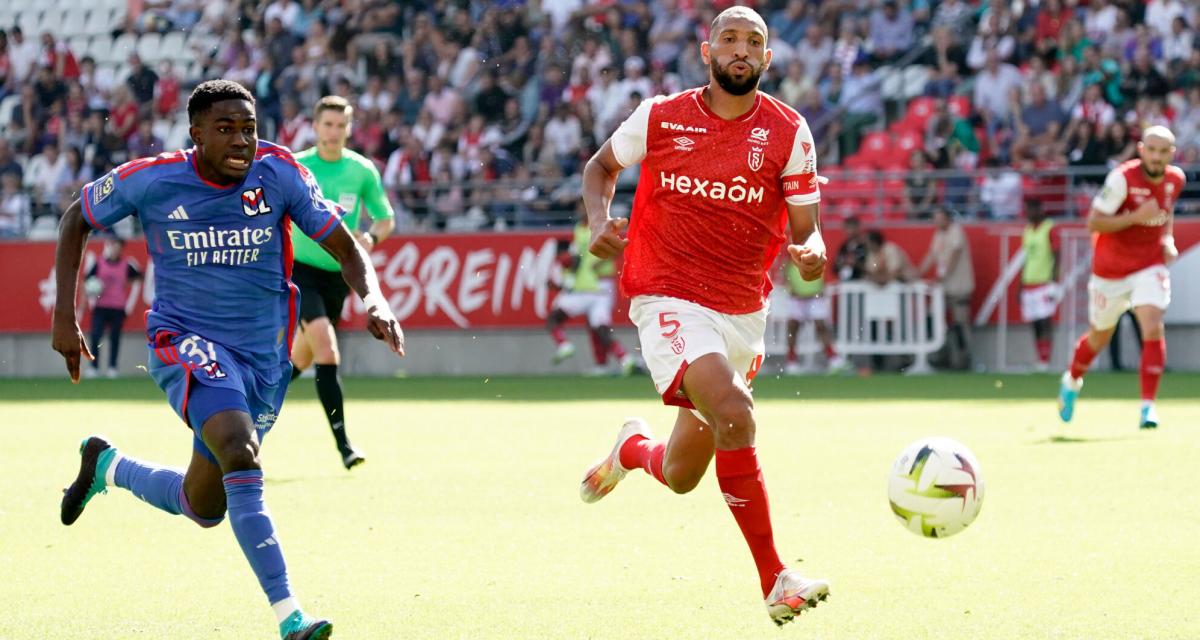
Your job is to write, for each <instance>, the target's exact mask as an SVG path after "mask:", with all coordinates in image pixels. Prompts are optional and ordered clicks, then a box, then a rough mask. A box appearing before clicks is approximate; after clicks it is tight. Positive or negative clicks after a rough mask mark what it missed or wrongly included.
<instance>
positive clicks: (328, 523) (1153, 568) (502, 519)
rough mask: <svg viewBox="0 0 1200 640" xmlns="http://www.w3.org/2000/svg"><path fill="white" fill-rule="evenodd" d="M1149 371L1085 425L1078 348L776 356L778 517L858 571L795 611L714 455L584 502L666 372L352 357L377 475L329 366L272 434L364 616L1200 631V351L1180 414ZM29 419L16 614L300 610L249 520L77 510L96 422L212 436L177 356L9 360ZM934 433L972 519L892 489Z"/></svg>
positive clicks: (704, 629)
mask: <svg viewBox="0 0 1200 640" xmlns="http://www.w3.org/2000/svg"><path fill="white" fill-rule="evenodd" d="M1137 385H1138V382H1137V378H1136V376H1134V375H1129V374H1127V375H1094V376H1091V377H1090V378H1089V380H1088V384H1087V386H1086V387H1085V388H1084V392H1083V395H1082V397H1081V400H1080V404H1079V406H1078V409H1077V411H1076V416H1075V422H1074V423H1072V424H1071V425H1070V426H1069V427H1067V428H1064V427H1063V426H1062V425H1060V424H1058V419H1057V417H1056V415H1055V410H1054V393H1055V390H1056V386H1057V382H1056V380H1055V379H1054V378H1053V377H1051V376H1027V377H1022V376H1007V377H997V376H987V375H964V376H937V377H927V378H904V377H891V376H876V377H873V378H863V379H859V378H836V379H831V378H790V379H779V378H768V379H764V380H760V381H759V382H758V384H757V389H756V395H757V397H758V417H759V425H760V426H759V433H758V447H759V456H760V459H761V462H762V465H763V468H764V472H765V474H766V479H767V485H768V491H769V494H770V497H771V502H772V505H771V506H772V511H773V514H774V523H775V533H776V540H777V544H778V546H779V548H780V551H781V553H782V554H783V555H784V557H785V559H786V560H788V561H790V562H792V563H793V564H794V566H797V567H799V568H800V569H801V570H803V571H804V572H805V573H807V574H809V575H812V576H818V577H824V578H827V579H829V580H830V581H831V582H832V584H833V596H832V598H831V599H830V600H829V602H827V603H825V604H823V605H822V606H820V607H818V608H817V609H816V610H815V611H811V612H808V613H805V614H804V615H803V616H801V617H800V618H799V619H798V620H797V622H796V623H794V624H792V625H789V626H788V627H785V628H784V629H783V630H777V629H775V627H774V626H773V625H772V624H771V623H770V621H769V619H768V617H767V615H766V611H765V608H764V607H763V603H762V601H761V599H760V598H759V594H758V587H757V579H756V577H755V574H754V568H753V564H752V562H751V560H750V555H749V553H748V551H747V550H746V548H745V545H744V543H743V542H742V539H741V535H740V533H739V532H738V530H737V526H736V525H735V523H734V521H733V519H732V518H731V517H730V515H729V513H728V512H727V509H726V507H725V505H724V503H723V501H722V499H721V497H720V492H719V491H718V490H717V487H716V481H715V479H714V478H713V477H712V474H711V472H710V474H709V477H707V478H706V479H705V481H704V482H703V483H702V484H701V485H700V487H698V488H697V489H696V491H694V492H693V493H691V494H689V495H686V496H676V495H673V494H671V493H669V492H668V491H666V490H665V489H664V488H663V487H661V486H658V485H657V483H655V482H653V481H652V480H650V479H649V478H647V477H645V476H644V474H641V473H640V472H638V473H635V474H633V475H631V476H630V477H629V479H628V480H627V481H626V482H625V483H623V484H622V485H621V486H620V487H619V488H618V489H617V490H616V491H615V492H614V493H613V494H612V495H611V496H609V497H608V498H606V499H605V500H604V501H602V502H600V503H598V504H595V505H585V504H583V503H582V502H581V501H580V500H579V498H578V494H577V488H578V482H579V479H580V475H581V473H582V472H583V470H584V468H585V467H586V466H587V465H588V464H590V463H591V462H592V461H593V460H594V459H595V458H597V457H598V456H599V455H601V454H603V453H605V452H607V451H608V450H609V448H610V447H611V446H612V438H613V437H614V435H615V433H616V430H617V428H618V426H619V424H620V422H621V419H622V418H623V417H624V416H627V415H642V416H644V417H646V418H647V419H648V420H649V421H650V423H651V424H652V425H653V427H654V429H655V431H656V433H658V434H660V435H663V436H665V435H666V434H667V432H668V430H669V428H670V425H671V422H672V420H673V417H674V413H673V411H674V410H673V409H668V408H665V407H662V406H661V405H660V404H659V403H657V402H656V399H655V396H654V393H653V390H652V388H651V386H650V383H649V381H648V380H647V379H646V378H635V379H631V380H590V379H576V378H503V379H490V380H486V379H483V378H462V379H447V378H441V379H436V378H434V379H425V378H413V379H388V380H379V379H374V380H368V379H349V380H347V382H346V386H347V388H348V394H349V398H348V405H347V416H348V423H347V424H348V429H349V431H350V434H351V436H352V438H353V440H354V441H355V443H356V444H358V445H360V446H361V448H362V449H363V451H364V452H365V453H366V454H367V456H368V462H367V464H366V465H364V466H362V467H359V468H358V469H356V470H355V471H354V472H352V473H347V472H345V471H344V470H342V468H341V465H340V460H339V458H338V457H337V455H336V453H335V451H334V448H333V441H332V437H331V436H330V435H329V432H328V427H327V425H326V424H325V421H324V418H323V416H322V414H321V412H320V408H319V405H318V403H317V402H316V400H315V399H314V396H313V391H312V382H311V381H310V380H308V379H303V380H301V381H300V382H299V384H298V385H297V387H296V389H295V393H293V396H292V398H291V399H290V400H289V402H288V404H287V405H286V406H285V409H284V411H283V414H282V417H281V419H280V421H279V423H278V424H277V425H276V427H275V430H274V431H273V432H272V433H271V435H270V436H269V437H268V438H267V441H266V444H265V447H264V449H263V459H264V464H265V466H266V471H267V478H268V482H267V484H268V488H267V500H268V504H269V505H270V508H271V510H272V512H273V513H274V516H275V518H276V524H277V526H278V528H279V534H280V538H281V543H282V545H283V548H284V551H285V553H286V554H287V558H288V561H289V564H290V569H291V577H292V582H293V584H294V586H295V588H296V591H297V592H298V595H299V597H300V598H301V601H302V602H303V603H304V605H305V608H306V609H307V610H309V611H310V612H312V613H314V614H317V615H321V616H327V617H329V618H330V619H332V620H333V621H334V623H335V625H336V633H335V637H337V638H343V639H374V638H380V639H389V640H390V639H393V638H430V639H439V640H442V639H452V638H471V639H474V638H514V639H516V638H520V639H532V638H537V639H540V638H571V639H573V638H596V639H600V638H613V639H627V638H638V639H653V638H663V639H672V640H674V639H679V638H712V639H739V640H740V639H753V638H770V639H772V640H777V639H779V638H784V637H789V638H805V639H812V638H855V639H858V638H865V639H875V638H904V639H908V638H972V639H984V640H989V639H1006V640H1007V639H1014V638H1082V639H1089V640H1092V639H1099V638H1114V639H1116V638H1120V639H1125V638H1154V639H1163V638H1180V639H1185V638H1200V614H1197V613H1196V611H1197V607H1196V601H1197V598H1198V596H1200V542H1198V541H1200V508H1198V507H1197V505H1200V500H1197V498H1196V493H1197V480H1198V477H1197V473H1196V469H1197V468H1198V467H1197V460H1200V430H1198V426H1200V397H1198V396H1200V394H1197V390H1198V389H1200V375H1194V374H1192V375H1189V374H1177V373H1168V375H1167V376H1166V378H1165V379H1164V382H1163V394H1162V395H1163V400H1162V402H1161V403H1160V407H1159V412H1160V415H1161V418H1162V420H1163V425H1162V427H1161V428H1160V429H1158V431H1157V432H1151V433H1140V432H1138V430H1137V428H1136V420H1137V407H1138V402H1137ZM0 425H2V427H0V428H2V429H3V431H2V433H3V448H4V455H3V462H2V463H0V541H2V544H0V577H2V579H0V601H2V602H6V603H8V606H7V607H6V611H5V613H4V615H3V617H2V618H0V639H3V640H17V639H22V640H24V639H37V640H57V639H70V640H86V639H91V638H106V639H107V638H134V639H159V638H170V639H176V638H227V639H238V640H244V639H252V638H262V639H264V640H265V639H267V638H273V637H277V634H276V631H275V627H274V624H273V619H272V617H271V613H270V611H269V610H268V608H267V607H266V602H265V599H264V598H263V596H262V594H261V592H260V591H259V589H258V585H257V583H256V582H255V580H254V577H253V575H252V574H251V572H250V570H249V568H248V567H247V566H246V564H245V562H244V561H243V559H242V557H241V553H240V551H239V550H238V547H237V545H236V543H235V541H234V539H233V535H232V532H231V531H230V530H229V527H228V525H222V526H221V527H219V528H217V529H215V530H202V529H200V528H199V527H196V526H195V525H193V524H191V523H190V522H188V521H187V520H185V519H184V518H181V517H168V516H165V515H163V514H161V513H159V512H157V511H156V510H154V509H152V508H151V507H149V506H147V505H145V504H142V503H141V502H139V501H138V500H137V499H135V498H134V497H133V496H132V495H130V494H129V493H127V492H125V491H123V490H120V489H112V490H110V491H109V493H108V494H107V495H101V496H98V497H97V498H96V499H95V500H94V501H93V502H92V503H91V505H90V506H89V507H88V510H87V511H86V512H85V513H84V515H83V517H82V518H81V519H80V520H79V522H78V523H76V525H75V526H73V527H63V526H62V525H60V524H59V522H58V501H59V497H60V491H61V489H62V487H63V486H64V485H65V484H66V483H67V482H69V480H70V479H71V478H72V477H73V476H74V474H75V471H76V469H77V464H78V455H77V453H76V450H75V449H76V446H77V444H78V442H79V440H80V438H82V437H83V436H85V435H87V434H89V433H93V432H98V433H104V434H106V435H108V436H109V437H110V438H111V439H112V440H113V442H114V443H116V444H117V445H118V446H119V447H120V448H121V449H122V451H123V452H125V453H126V454H127V455H131V456H134V457H142V458H146V459H151V460H155V461H160V462H167V463H173V464H179V465H183V464H186V462H187V460H188V457H189V455H190V447H191V443H190V435H189V434H188V433H187V432H186V431H185V430H184V428H183V427H182V426H181V425H180V424H179V422H178V421H177V420H176V419H175V418H174V416H173V415H172V414H171V413H170V410H169V409H168V408H167V406H166V403H165V402H164V401H163V399H162V397H161V394H160V393H159V392H158V390H157V389H156V388H155V387H154V385H153V383H151V382H150V381H149V380H148V379H145V378H143V379H136V380H120V381H92V380H88V381H85V382H84V383H83V384H81V385H79V386H71V385H70V384H69V383H66V382H64V381H61V380H54V381H47V380H40V381H12V380H9V381H0ZM927 435H946V436H950V437H953V438H956V439H958V440H961V441H962V442H964V443H966V444H967V445H968V446H969V447H970V448H971V449H972V450H973V451H974V452H975V454H976V455H977V456H978V458H979V460H980V462H981V465H982V471H983V477H984V479H985V481H986V483H987V489H986V498H985V500H984V504H983V510H982V513H981V514H980V516H979V519H978V520H977V521H976V522H975V524H974V525H972V526H971V527H970V528H969V529H967V530H966V531H965V532H963V533H962V534H960V535H958V536H956V537H953V538H949V539H945V540H925V539H921V538H918V537H917V536H914V535H912V534H910V533H908V532H906V531H904V530H903V528H902V527H901V526H900V525H899V524H898V523H897V522H896V521H895V519H894V518H893V516H892V515H891V513H890V510H889V509H888V504H887V498H886V475H887V472H888V469H889V468H890V465H891V462H892V459H893V457H894V456H895V455H897V454H898V453H899V452H900V450H901V449H902V448H903V447H904V446H905V445H907V444H908V443H909V442H911V441H913V440H915V439H917V438H920V437H923V436H927Z"/></svg>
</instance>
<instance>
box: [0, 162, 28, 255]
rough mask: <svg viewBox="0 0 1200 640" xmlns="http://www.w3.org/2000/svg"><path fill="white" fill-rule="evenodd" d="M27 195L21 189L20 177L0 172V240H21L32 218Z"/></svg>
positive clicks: (11, 173)
mask: <svg viewBox="0 0 1200 640" xmlns="http://www.w3.org/2000/svg"><path fill="white" fill-rule="evenodd" d="M32 211H33V207H32V205H31V203H30V201H29V195H28V194H26V193H25V190H24V189H22V188H21V177H20V175H19V174H17V173H14V172H11V171H3V172H0V238H8V239H12V238H23V237H25V234H26V233H28V232H29V225H30V222H31V220H32V218H33V216H32Z"/></svg>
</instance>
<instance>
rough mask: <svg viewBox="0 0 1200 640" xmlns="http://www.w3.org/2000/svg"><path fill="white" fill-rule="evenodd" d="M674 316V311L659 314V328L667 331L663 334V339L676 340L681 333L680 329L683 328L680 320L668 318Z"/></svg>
mask: <svg viewBox="0 0 1200 640" xmlns="http://www.w3.org/2000/svg"><path fill="white" fill-rule="evenodd" d="M673 315H675V312H674V311H663V312H662V313H660V314H658V326H660V327H662V328H663V329H666V331H663V332H662V337H664V338H666V339H668V340H670V339H671V338H674V337H675V335H676V334H678V333H679V327H681V326H682V325H680V324H679V321H678V320H670V319H668V318H667V316H673Z"/></svg>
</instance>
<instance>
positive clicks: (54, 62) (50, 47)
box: [38, 31, 79, 80]
mask: <svg viewBox="0 0 1200 640" xmlns="http://www.w3.org/2000/svg"><path fill="white" fill-rule="evenodd" d="M38 64H39V65H40V66H43V67H47V68H49V69H50V70H51V71H52V72H53V73H54V77H55V78H58V79H60V80H75V79H78V78H79V61H78V60H77V59H76V58H75V54H74V53H71V49H70V48H69V47H67V44H66V43H65V42H59V41H57V40H55V39H54V34H53V33H51V32H49V31H43V32H42V49H41V53H40V56H39V58H38Z"/></svg>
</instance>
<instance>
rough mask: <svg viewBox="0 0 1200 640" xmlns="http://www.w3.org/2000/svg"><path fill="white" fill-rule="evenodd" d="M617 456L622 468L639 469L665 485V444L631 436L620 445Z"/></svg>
mask: <svg viewBox="0 0 1200 640" xmlns="http://www.w3.org/2000/svg"><path fill="white" fill-rule="evenodd" d="M617 455H618V456H620V458H621V466H622V467H625V468H626V469H637V468H638V467H641V468H642V469H644V470H645V471H646V473H648V474H650V477H652V478H654V479H655V480H658V481H659V482H661V483H663V484H664V485H665V484H667V479H666V477H665V476H663V458H664V457H666V455H667V443H665V442H659V441H657V440H651V439H649V438H647V437H645V436H633V437H632V438H630V439H628V440H626V441H625V444H623V445H621V451H620V452H619V453H618V454H617Z"/></svg>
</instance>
